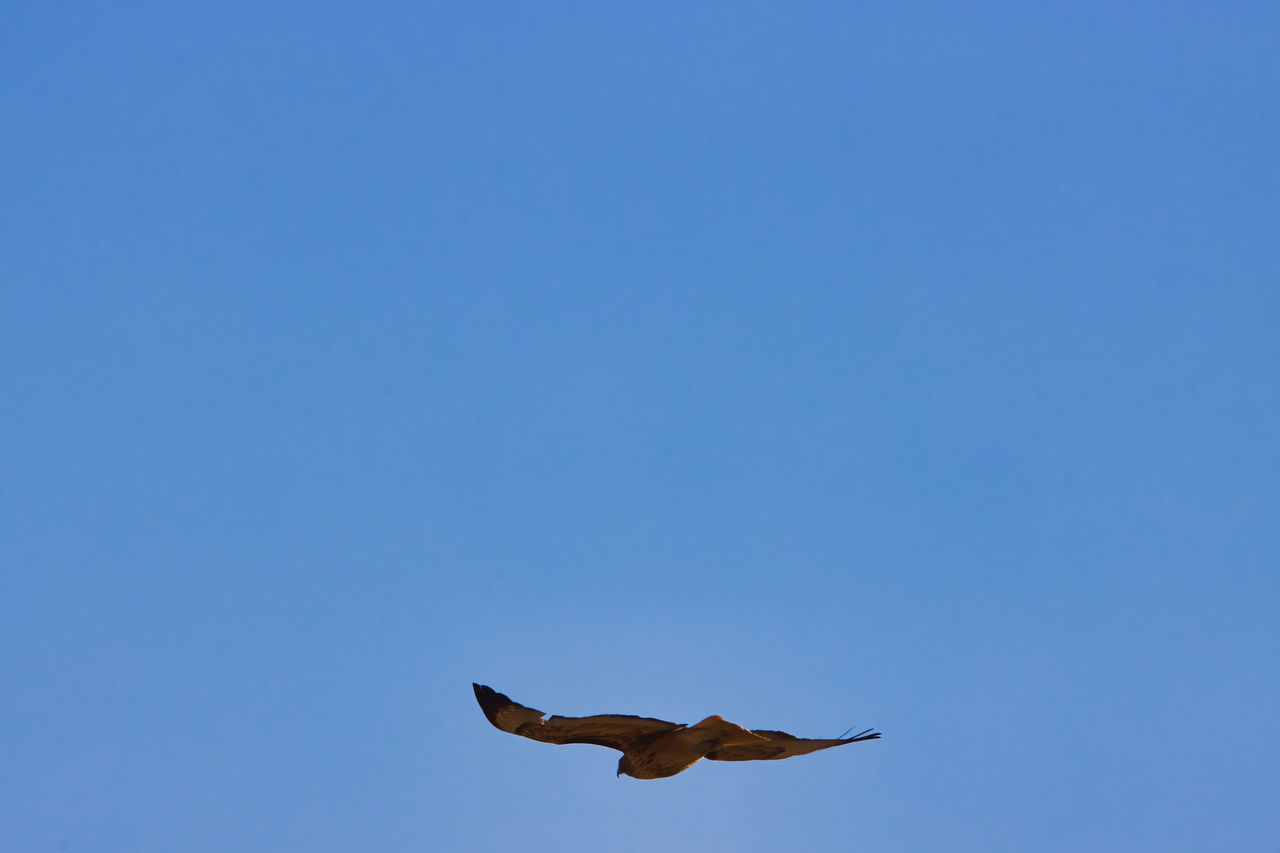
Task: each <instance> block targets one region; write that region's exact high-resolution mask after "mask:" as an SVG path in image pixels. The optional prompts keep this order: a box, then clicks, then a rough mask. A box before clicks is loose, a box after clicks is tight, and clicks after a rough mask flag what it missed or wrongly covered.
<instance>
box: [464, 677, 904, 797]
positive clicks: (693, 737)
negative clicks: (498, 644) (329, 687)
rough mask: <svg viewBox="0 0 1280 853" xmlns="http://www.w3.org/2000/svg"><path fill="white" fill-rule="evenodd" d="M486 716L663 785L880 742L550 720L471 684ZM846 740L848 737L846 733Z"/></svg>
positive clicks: (602, 717)
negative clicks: (686, 776)
mask: <svg viewBox="0 0 1280 853" xmlns="http://www.w3.org/2000/svg"><path fill="white" fill-rule="evenodd" d="M471 686H472V687H473V688H475V692H476V701H478V702H479V703H480V709H481V710H482V711H484V715H485V716H486V717H488V718H489V722H491V723H493V724H494V725H495V726H497V727H498V728H499V729H501V730H502V731H504V732H510V733H511V734H515V735H520V736H522V737H527V738H530V739H532V740H539V741H542V742H543V743H594V744H596V745H597V746H607V747H609V748H610V749H616V750H618V751H619V752H621V753H622V757H621V758H619V759H618V773H617V775H619V776H621V775H622V774H623V773H625V774H627V775H628V776H631V777H633V778H636V779H661V778H663V777H665V776H674V775H676V774H677V773H679V772H681V771H682V770H688V769H689V768H690V767H691V766H693V764H694V763H695V762H697V761H698V760H699V759H702V758H710V759H711V760H712V761H763V760H766V759H778V758H790V757H791V756H793V755H807V754H808V753H810V752H816V751H817V750H819V749H828V748H830V747H833V746H841V745H842V744H846V743H857V742H858V741H864V740H875V739H876V738H878V737H880V733H879V732H873V731H871V729H867V730H866V731H864V732H861V733H859V734H856V735H854V736H853V737H847V738H846V737H841V738H832V739H830V740H823V739H821V738H816V739H815V738H802V737H795V736H794V735H789V734H787V733H786V732H775V731H769V730H768V729H759V730H757V731H751V730H750V729H744V728H743V727H742V726H739V725H735V724H733V723H731V722H729V721H728V720H726V719H724V718H723V717H720V716H710V717H707V718H706V719H705V720H703V721H702V722H700V723H694V724H693V725H691V726H690V725H685V724H684V723H668V722H667V721H666V720H655V719H653V718H652V717H634V716H631V715H630V714H597V715H596V716H594V717H551V718H550V719H545V720H544V719H543V717H544V716H545V714H544V713H543V712H542V711H535V710H534V709H533V708H526V707H525V706H524V705H521V704H520V703H518V702H513V701H512V700H511V699H510V698H509V697H507V696H504V695H503V694H501V693H499V692H498V691H496V690H494V689H493V688H491V687H486V686H485V685H483V684H474V683H473V684H472V685H471ZM846 734H847V732H846Z"/></svg>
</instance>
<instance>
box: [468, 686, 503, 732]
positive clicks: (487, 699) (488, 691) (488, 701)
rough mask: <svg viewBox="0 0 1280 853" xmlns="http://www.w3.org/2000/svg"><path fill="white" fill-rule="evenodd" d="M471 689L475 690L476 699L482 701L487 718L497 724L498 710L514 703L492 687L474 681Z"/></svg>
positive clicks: (482, 707)
mask: <svg viewBox="0 0 1280 853" xmlns="http://www.w3.org/2000/svg"><path fill="white" fill-rule="evenodd" d="M471 689H472V690H474V691H475V694H476V701H477V702H479V703H480V710H481V711H484V715H485V718H486V719H488V720H489V722H491V723H493V724H494V726H497V725H498V711H500V710H501V709H503V708H505V707H507V706H508V705H510V704H512V702H511V700H510V699H508V698H507V697H506V696H503V695H502V694H501V693H499V692H498V691H496V690H494V689H493V688H492V687H488V686H486V685H484V684H476V683H475V682H474V681H473V682H471Z"/></svg>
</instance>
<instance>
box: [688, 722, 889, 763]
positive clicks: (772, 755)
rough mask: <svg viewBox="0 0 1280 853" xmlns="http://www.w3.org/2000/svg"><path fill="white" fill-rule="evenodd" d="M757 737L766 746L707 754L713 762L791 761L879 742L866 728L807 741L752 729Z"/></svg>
mask: <svg viewBox="0 0 1280 853" xmlns="http://www.w3.org/2000/svg"><path fill="white" fill-rule="evenodd" d="M752 731H753V733H754V734H757V735H760V736H761V737H763V738H768V741H767V742H765V743H753V744H746V745H743V746H722V747H720V748H719V749H717V750H715V751H714V752H709V753H707V758H710V759H711V760H712V761H766V760H770V759H776V758H791V757H792V756H794V755H808V754H809V753H811V752H817V751H818V750H820V749H829V748H830V747H833V746H842V745H843V744H846V743H857V742H858V741H863V740H876V739H877V738H879V737H880V733H879V732H873V731H871V729H867V730H866V731H865V732H862V733H860V734H856V735H854V736H853V737H847V738H832V739H830V740H824V739H822V738H804V737H796V736H795V735H789V734H787V733H786V732H773V731H769V730H768V729H753V730H752Z"/></svg>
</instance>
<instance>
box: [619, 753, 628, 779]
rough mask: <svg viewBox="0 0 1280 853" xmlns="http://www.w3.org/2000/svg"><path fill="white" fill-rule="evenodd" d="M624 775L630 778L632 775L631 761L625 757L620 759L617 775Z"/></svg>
mask: <svg viewBox="0 0 1280 853" xmlns="http://www.w3.org/2000/svg"><path fill="white" fill-rule="evenodd" d="M623 773H626V774H627V775H628V776H630V775H631V759H630V758H627V757H626V756H625V755H624V756H622V757H621V758H619V759H618V773H617V775H618V776H621V775H622V774H623Z"/></svg>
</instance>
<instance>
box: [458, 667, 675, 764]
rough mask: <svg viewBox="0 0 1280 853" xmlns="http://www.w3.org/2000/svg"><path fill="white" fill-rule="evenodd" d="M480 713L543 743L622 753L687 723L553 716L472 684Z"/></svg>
mask: <svg viewBox="0 0 1280 853" xmlns="http://www.w3.org/2000/svg"><path fill="white" fill-rule="evenodd" d="M471 686H472V687H473V688H474V689H475V692H476V701H477V702H479V703H480V710H482V711H484V715H485V716H486V717H487V718H488V719H489V722H491V723H493V724H494V725H495V726H497V727H498V728H499V729H501V730H502V731H504V732H510V733H511V734H514V735H520V736H521V737H527V738H530V739H532V740H540V741H542V742H543V743H593V744H595V745H596V746H607V747H609V748H610V749H616V750H619V751H621V752H624V753H625V752H628V751H630V750H633V749H636V748H639V747H642V746H643V745H645V744H647V743H648V742H649V741H651V740H653V739H654V738H656V737H658V736H659V735H662V734H665V733H667V732H672V731H676V730H677V729H683V728H684V727H685V726H684V724H683V723H669V722H667V721H666V720H655V719H653V718H652V717H633V716H631V715H629V714H597V715H596V716H594V717H551V718H550V719H545V720H544V719H543V717H544V716H545V714H544V713H543V712H542V711H538V710H535V709H533V708H527V707H525V706H524V705H521V704H520V703H519V702H514V701H512V700H511V698H510V697H508V696H504V695H503V694H501V693H499V692H498V691H496V690H494V689H493V688H492V687H486V686H485V685H483V684H472V685H471Z"/></svg>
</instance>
